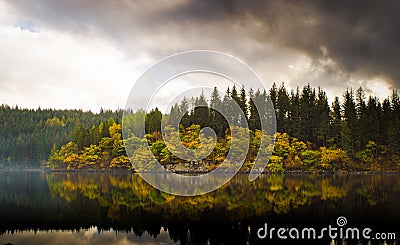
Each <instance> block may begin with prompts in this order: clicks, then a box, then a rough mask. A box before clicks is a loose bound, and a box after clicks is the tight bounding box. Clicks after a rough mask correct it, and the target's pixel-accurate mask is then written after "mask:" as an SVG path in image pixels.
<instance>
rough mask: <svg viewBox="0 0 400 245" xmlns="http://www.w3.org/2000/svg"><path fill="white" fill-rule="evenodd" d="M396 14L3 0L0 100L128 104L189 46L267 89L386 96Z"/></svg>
mask: <svg viewBox="0 0 400 245" xmlns="http://www.w3.org/2000/svg"><path fill="white" fill-rule="evenodd" d="M399 13H400V2H399V1H372V0H367V1H322V0H321V1H303V0H297V1H295V0H293V1H289V0H287V1H253V0H250V1H240V0H237V1H228V0H226V1H212V0H205V1H204V0H203V1H186V0H178V1H95V0H92V1H79V0H58V1H54V0H37V1H31V0H12V1H11V0H10V1H3V2H1V1H0V64H4V65H2V66H1V67H3V68H0V74H1V75H0V88H1V89H0V93H1V94H0V96H1V97H2V98H4V100H5V101H0V103H4V102H5V103H8V104H20V103H22V104H24V105H26V106H31V107H32V106H33V107H35V106H38V105H43V106H47V107H52V105H53V106H54V107H67V108H71V107H72V108H73V107H83V108H87V109H97V108H99V106H103V107H107V105H109V107H113V108H115V107H118V106H120V107H122V106H123V103H124V96H125V97H126V96H127V92H126V91H128V90H129V87H131V85H132V83H134V81H135V80H136V79H137V78H138V76H139V75H140V74H141V73H142V72H143V71H145V69H147V68H148V67H149V66H150V65H151V64H153V63H154V62H156V61H157V60H159V59H162V58H163V57H165V56H167V55H171V54H174V53H176V52H181V51H187V50H191V49H210V50H216V51H221V52H225V53H228V54H230V55H233V56H235V57H237V58H239V59H241V60H243V61H244V62H246V63H247V64H248V65H249V66H250V67H252V68H253V69H254V70H255V72H257V73H258V74H259V75H260V78H261V79H262V80H263V81H264V83H265V84H266V86H267V87H269V86H270V84H271V83H272V82H277V83H279V84H280V83H281V82H285V83H286V84H287V86H288V87H290V88H295V87H297V86H303V85H305V84H307V83H311V84H312V85H313V86H321V87H323V88H325V89H326V90H327V92H328V95H330V96H331V97H332V96H333V95H338V96H340V95H341V94H342V92H343V91H344V90H345V89H346V88H347V87H353V88H355V89H356V88H358V87H359V86H362V87H363V88H364V90H365V91H366V92H367V94H368V93H371V94H373V95H377V96H380V97H381V98H382V97H385V96H387V95H389V94H390V90H391V89H397V88H399V86H400V69H399V67H400V59H399V57H400V48H399V43H400V28H399V26H398V24H399V23H400V14H399ZM82 67H83V68H82ZM44 70H45V71H46V72H43V71H44ZM39 71H41V72H39ZM111 79H112V80H114V81H113V85H114V86H113V88H112V89H109V81H110V80H111ZM76 86H82V89H81V92H79V93H74V87H76ZM28 88H29V89H28ZM90 88H92V89H94V91H95V94H96V95H94V94H93V93H90V91H91V90H90ZM46 91H53V93H56V94H57V93H58V94H59V93H65V94H69V95H68V97H71V96H74V102H71V101H68V99H67V98H66V97H54V96H52V95H49V94H48V92H46ZM44 93H45V95H44V96H40V98H38V96H34V94H44ZM98 95H101V96H98ZM57 98H58V99H57Z"/></svg>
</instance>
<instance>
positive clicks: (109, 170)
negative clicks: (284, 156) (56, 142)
mask: <svg viewBox="0 0 400 245" xmlns="http://www.w3.org/2000/svg"><path fill="white" fill-rule="evenodd" d="M0 171H10V172H14V171H15V172H22V171H27V172H28V171H29V172H30V171H32V172H53V173H132V174H140V172H137V171H135V170H131V169H124V168H121V169H50V168H0ZM169 173H175V174H180V175H203V174H207V173H210V171H175V172H169ZM249 173H250V171H238V172H237V173H236V174H244V175H248V174H249ZM260 174H261V175H272V174H276V175H279V174H283V175H387V174H400V171H394V170H393V171H356V170H354V171H285V172H281V173H272V172H271V171H264V172H262V173H260Z"/></svg>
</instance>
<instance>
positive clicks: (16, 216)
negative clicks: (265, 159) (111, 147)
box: [0, 171, 400, 245]
mask: <svg viewBox="0 0 400 245" xmlns="http://www.w3.org/2000/svg"><path fill="white" fill-rule="evenodd" d="M399 177H400V175H395V174H393V175H391V174H384V175H354V174H353V175H309V174H304V175H300V174H295V175H294V174H292V175H262V176H261V177H260V178H259V179H257V180H256V181H254V182H249V181H248V180H247V175H244V174H239V175H237V176H236V177H235V178H234V179H232V180H231V181H230V182H229V184H228V185H226V186H224V187H223V188H221V189H218V190H217V191H214V192H212V193H210V194H207V195H201V196H197V197H177V196H172V195H168V194H165V193H162V192H160V191H157V190H155V189H154V188H152V187H150V186H149V185H147V184H146V183H145V182H144V181H143V180H142V179H141V178H140V177H139V176H138V175H136V174H131V173H127V172H119V173H104V172H92V173H89V172H69V173H65V172H42V171H1V172H0V245H2V244H6V243H12V244H15V245H17V244H42V245H43V244H138V243H140V244H174V243H180V244H246V243H247V244H278V243H292V244H294V243H308V244H309V243H315V244H342V243H345V244H358V243H363V244H367V243H368V242H371V243H372V244H385V243H387V244H398V240H399V238H398V237H397V241H396V240H393V239H386V240H377V239H374V240H372V239H371V240H370V241H366V240H361V241H357V240H355V239H347V240H343V239H335V240H332V239H331V238H329V236H328V235H326V236H325V238H324V239H320V240H317V241H316V240H300V241H299V240H292V239H289V240H280V239H278V238H277V235H276V234H275V235H274V237H273V239H269V237H267V238H265V239H260V238H259V237H258V236H257V231H258V229H259V228H261V227H264V225H265V223H267V224H268V227H269V229H270V228H271V227H276V228H277V229H278V228H280V227H284V228H293V227H296V228H299V229H301V228H304V227H312V228H315V229H316V230H319V229H322V228H323V227H328V226H329V225H331V226H333V227H338V225H337V218H338V217H340V216H343V217H345V218H346V219H347V225H346V226H344V228H346V227H353V228H354V227H356V228H359V229H360V230H362V228H365V227H368V228H371V230H372V232H371V233H370V235H372V236H373V235H374V234H375V233H376V232H380V233H393V232H395V233H396V236H400V223H399V222H400V178H399ZM318 234H319V233H318Z"/></svg>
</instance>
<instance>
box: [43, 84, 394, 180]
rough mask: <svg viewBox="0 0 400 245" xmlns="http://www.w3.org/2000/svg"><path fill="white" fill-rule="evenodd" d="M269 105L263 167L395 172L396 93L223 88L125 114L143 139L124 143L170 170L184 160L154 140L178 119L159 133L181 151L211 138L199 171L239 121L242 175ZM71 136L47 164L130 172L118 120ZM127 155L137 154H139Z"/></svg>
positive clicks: (218, 154)
mask: <svg viewBox="0 0 400 245" xmlns="http://www.w3.org/2000/svg"><path fill="white" fill-rule="evenodd" d="M269 101H270V102H271V103H272V104H273V106H274V109H275V114H276V121H277V131H278V133H277V134H276V135H275V136H276V143H275V146H274V151H273V155H272V157H271V159H270V161H269V164H268V166H267V168H268V169H269V170H270V171H273V172H281V171H285V170H310V171H320V170H345V171H349V170H367V171H368V170H374V171H380V170H396V169H397V170H398V169H399V168H400V160H399V159H400V156H399V153H398V152H399V147H400V144H399V143H400V142H398V140H399V136H400V130H399V128H398V127H397V125H396V123H397V122H398V119H399V115H400V108H399V104H400V103H399V96H398V93H397V91H393V92H392V95H391V96H390V97H388V98H385V99H384V100H383V101H382V102H380V100H379V99H378V98H376V97H373V96H369V97H368V99H367V98H366V96H365V93H364V91H363V90H362V88H359V89H358V90H357V91H356V92H355V93H354V92H353V90H352V89H347V90H346V91H345V92H344V93H343V97H342V99H341V100H340V99H339V97H335V98H334V100H333V103H332V104H331V105H330V103H329V101H328V98H327V95H326V92H325V91H324V90H323V89H321V88H317V89H315V88H312V87H311V86H310V85H309V84H308V85H306V86H304V87H303V88H302V89H301V90H300V88H297V89H293V90H291V91H290V92H289V91H288V90H287V89H286V88H285V85H284V84H283V83H282V84H281V85H280V86H279V87H277V86H276V84H273V86H272V87H271V89H270V90H269V91H265V90H264V91H260V90H256V91H254V90H252V89H250V90H249V91H248V92H246V90H245V88H244V87H242V88H240V89H239V90H238V89H237V88H236V86H233V87H232V88H228V89H227V90H226V92H225V94H224V96H223V97H221V96H220V94H219V93H218V90H217V88H215V89H214V91H213V92H212V94H211V96H210V98H209V99H207V98H206V96H205V95H204V94H201V95H200V96H198V97H193V98H184V99H183V100H182V101H181V102H180V103H179V104H178V103H177V104H175V105H174V106H173V107H172V108H171V111H170V113H169V114H166V115H163V114H162V113H161V112H160V111H159V110H158V108H155V109H153V110H151V111H150V112H148V113H145V112H144V111H138V112H136V113H134V114H132V115H130V117H129V120H127V121H126V122H125V123H131V124H132V125H139V124H140V122H141V120H142V119H143V118H145V119H146V120H145V125H144V127H145V128H144V131H145V133H146V136H145V138H144V139H143V138H142V137H143V136H144V135H139V134H140V132H135V130H134V129H133V130H132V132H129V137H136V138H135V139H133V141H135V142H138V144H140V142H142V141H143V140H145V141H146V143H148V144H149V146H150V149H151V151H152V153H153V154H154V156H155V157H156V158H157V159H158V160H159V161H160V162H161V163H163V164H165V165H166V166H171V165H172V166H173V167H172V170H174V169H176V166H178V165H182V164H187V162H185V161H183V160H180V159H178V158H176V157H174V155H173V154H171V152H170V151H169V149H168V147H167V146H166V144H165V142H164V141H163V137H162V135H161V120H163V119H165V120H166V121H167V122H171V124H172V122H173V121H176V119H177V118H178V117H180V115H183V117H182V119H181V120H180V124H179V125H171V127H168V130H167V132H172V131H174V130H175V131H178V132H179V136H180V138H181V140H182V142H183V144H184V145H185V146H186V147H187V148H189V149H196V148H197V147H199V145H200V140H199V136H200V134H199V133H200V129H201V128H203V127H211V128H213V129H214V130H215V132H216V134H217V136H218V140H217V145H216V146H215V149H214V151H213V152H212V153H211V154H210V155H209V156H208V157H207V158H206V159H205V161H202V162H201V164H203V165H205V168H203V169H206V170H212V169H214V168H215V167H216V166H218V164H220V163H221V162H222V161H223V160H224V158H225V157H226V155H227V153H228V151H229V147H230V145H231V137H230V128H229V126H228V122H231V123H232V124H233V125H236V126H239V127H240V126H241V125H243V123H244V122H247V123H248V125H249V133H250V148H249V153H248V155H247V159H246V164H245V166H244V170H249V169H250V168H251V166H252V162H253V161H254V159H255V157H256V155H257V152H258V150H260V149H259V145H260V138H261V137H263V136H262V135H263V134H262V132H261V131H260V130H261V121H260V120H264V119H265V118H266V117H268V116H270V115H271V113H270V111H268V110H269V108H268V107H267V106H266V105H268V102H269ZM255 102H261V103H260V104H262V105H265V107H263V108H258V109H259V110H257V108H256V107H255V104H256V103H255ZM232 103H236V104H237V105H238V106H239V107H240V109H241V111H242V113H238V112H237V111H236V112H235V111H234V110H232V108H233V105H232ZM210 107H213V108H219V109H220V110H219V111H222V112H228V113H225V114H226V115H228V118H227V117H223V116H222V114H221V113H219V112H218V110H214V109H210ZM229 112H231V113H229ZM260 118H261V119H260ZM132 128H135V127H132ZM139 131H140V130H139ZM74 132H75V133H74V134H73V137H72V138H71V139H72V141H71V142H70V143H68V144H67V145H64V146H63V147H61V149H59V150H58V149H57V148H54V149H53V151H52V154H51V155H50V161H49V163H50V165H52V166H53V167H54V166H57V167H63V168H75V167H77V166H78V167H79V168H87V167H89V168H98V167H99V168H108V167H128V168H129V167H130V165H129V158H128V157H127V156H126V152H124V150H123V140H122V136H121V134H122V132H121V125H120V124H119V123H118V122H114V121H112V120H111V121H110V120H108V122H107V121H104V122H101V123H99V124H97V126H91V127H88V128H84V127H81V128H79V129H75V130H74ZM85 132H86V133H85ZM129 140H132V139H129ZM261 150H262V149H261ZM135 156H139V157H140V156H143V152H138V154H135ZM134 160H135V161H141V159H134Z"/></svg>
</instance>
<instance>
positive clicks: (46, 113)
mask: <svg viewBox="0 0 400 245" xmlns="http://www.w3.org/2000/svg"><path fill="white" fill-rule="evenodd" d="M121 116H122V111H105V110H101V111H100V113H98V114H95V113H92V112H84V111H82V110H53V109H40V108H39V109H36V110H33V109H21V108H18V107H17V106H16V107H10V106H7V105H1V106H0V163H3V164H5V163H9V165H11V166H36V167H37V166H40V163H41V162H42V161H45V160H47V159H48V157H49V154H50V151H51V149H52V147H53V145H55V146H57V147H60V146H61V145H64V144H66V143H67V142H69V141H71V140H74V139H78V138H79V137H82V135H85V136H86V138H85V139H82V141H83V142H84V144H89V143H92V140H93V138H95V137H92V136H90V137H88V136H89V135H90V133H89V132H90V131H91V130H93V129H92V125H97V124H99V123H100V122H104V123H107V122H108V121H109V119H110V118H111V119H112V120H115V121H117V122H119V121H118V120H120V118H121ZM110 123H111V124H112V123H114V121H112V122H111V121H110ZM111 124H110V125H111ZM108 126H109V125H105V126H104V127H105V130H104V133H108ZM83 131H85V133H83ZM104 136H105V135H104ZM93 143H94V142H93Z"/></svg>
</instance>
